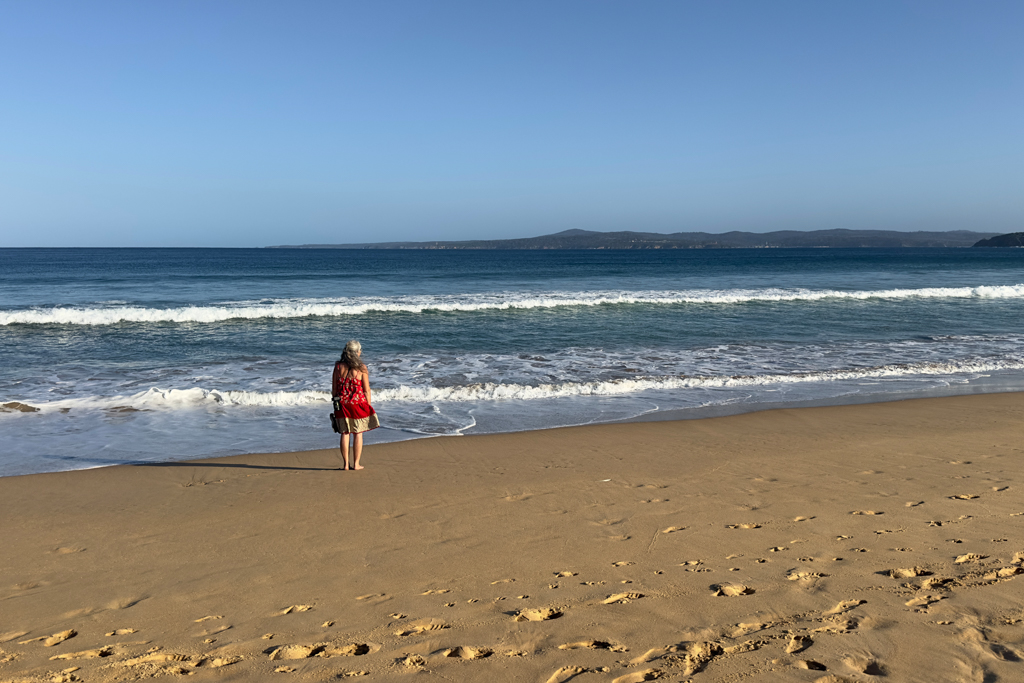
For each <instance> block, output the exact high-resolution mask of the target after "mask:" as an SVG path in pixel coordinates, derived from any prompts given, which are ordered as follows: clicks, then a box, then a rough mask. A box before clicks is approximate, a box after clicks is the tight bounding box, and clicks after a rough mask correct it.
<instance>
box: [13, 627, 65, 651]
mask: <svg viewBox="0 0 1024 683" xmlns="http://www.w3.org/2000/svg"><path fill="white" fill-rule="evenodd" d="M77 635H78V631H76V630H75V629H73V628H72V629H68V630H67V631H61V632H59V633H54V634H53V635H52V636H40V637H39V638H32V639H31V640H22V641H21V642H19V643H18V645H28V644H29V643H38V642H39V641H42V642H43V645H45V646H46V647H53V646H54V645H59V644H60V643H63V642H64V641H65V640H68V639H70V638H74V637H75V636H77Z"/></svg>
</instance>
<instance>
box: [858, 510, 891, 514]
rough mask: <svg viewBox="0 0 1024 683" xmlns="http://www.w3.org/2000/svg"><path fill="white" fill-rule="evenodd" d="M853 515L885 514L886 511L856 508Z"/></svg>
mask: <svg viewBox="0 0 1024 683" xmlns="http://www.w3.org/2000/svg"><path fill="white" fill-rule="evenodd" d="M850 514H851V515H884V514H885V513H884V512H876V511H875V510H854V511H853V512H851V513H850Z"/></svg>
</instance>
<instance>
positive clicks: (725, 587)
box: [711, 583, 755, 598]
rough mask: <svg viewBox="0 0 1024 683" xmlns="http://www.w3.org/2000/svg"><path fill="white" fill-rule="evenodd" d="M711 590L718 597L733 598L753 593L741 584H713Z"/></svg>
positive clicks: (751, 589) (749, 588)
mask: <svg viewBox="0 0 1024 683" xmlns="http://www.w3.org/2000/svg"><path fill="white" fill-rule="evenodd" d="M711 590H712V591H714V594H715V595H716V596H719V597H728V598H735V597H739V596H741V595H752V594H753V593H754V592H755V591H754V589H753V588H751V587H750V586H746V585H744V584H742V583H713V584H711Z"/></svg>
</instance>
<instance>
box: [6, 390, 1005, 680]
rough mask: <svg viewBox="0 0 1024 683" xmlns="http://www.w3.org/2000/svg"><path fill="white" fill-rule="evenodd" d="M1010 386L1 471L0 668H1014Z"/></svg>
mask: <svg viewBox="0 0 1024 683" xmlns="http://www.w3.org/2000/svg"><path fill="white" fill-rule="evenodd" d="M1022 405H1024V394H1020V393H1001V394H985V395H977V396H959V397H947V398H930V399H911V400H906V401H899V402H893V403H871V404H863V405H852V406H839V407H835V406H832V407H817V408H800V409H782V410H773V411H761V412H756V413H747V414H742V415H733V416H728V417H718V418H706V419H702V420H681V421H662V422H644V423H639V422H634V423H620V424H603V425H591V426H583V427H567V428H559V429H551V430H543V431H532V432H519V433H512V434H489V435H475V436H470V437H469V438H452V437H441V438H434V439H417V440H412V441H405V442H396V443H390V444H379V445H371V446H368V447H367V448H366V450H365V452H364V456H363V460H364V464H365V465H366V467H367V469H365V470H363V471H361V472H359V473H353V472H338V471H336V470H335V469H334V468H336V467H337V465H338V462H337V456H336V455H335V452H336V449H331V450H320V451H307V452H300V453H281V454H254V455H240V456H230V457H224V458H213V459H203V460H191V461H169V462H163V463H142V464H137V465H123V466H114V467H103V468H96V469H90V470H78V471H72V472H58V473H45V474H33V475H22V476H18V477H5V478H2V479H0V515H2V516H3V518H4V519H5V521H6V522H7V523H6V524H5V531H4V539H3V540H4V543H3V546H4V548H5V551H6V552H4V553H3V554H2V556H0V573H2V574H3V575H4V576H5V577H6V578H7V581H6V582H5V586H3V587H2V588H0V605H2V607H3V611H4V614H5V617H4V625H3V629H2V630H3V631H4V632H3V633H0V680H3V681H5V682H6V681H8V680H11V681H22V680H24V681H30V680H31V681H36V680H43V679H45V680H49V679H51V678H57V677H61V676H64V677H65V678H64V679H63V680H68V681H71V680H78V679H79V678H80V679H82V680H88V681H101V682H104V683H105V682H107V681H114V680H118V681H123V680H136V679H141V678H144V677H150V676H154V675H184V674H191V675H195V676H198V678H197V680H207V679H208V680H215V679H216V680H222V679H223V678H224V677H225V676H227V677H228V678H237V679H239V680H242V679H244V680H252V679H257V680H262V679H263V678H278V677H279V676H278V673H287V674H289V675H290V676H291V677H292V678H293V679H296V680H302V681H307V680H308V681H322V680H328V679H331V678H335V677H338V676H342V677H347V676H349V675H360V672H362V673H365V674H366V675H369V676H373V677H376V678H378V679H382V680H397V679H399V678H403V677H405V676H406V675H408V674H409V673H414V672H417V671H425V672H429V673H434V674H436V675H440V676H442V677H447V678H455V679H463V680H465V679H467V678H471V679H478V678H484V677H486V678H489V679H493V680H495V681H512V680H539V681H542V682H544V681H552V682H561V681H567V680H570V679H571V678H574V677H575V676H582V677H581V678H580V681H581V682H583V683H585V681H587V680H593V681H619V683H634V682H635V681H641V680H650V678H649V677H652V676H661V677H663V678H666V679H667V680H680V679H681V678H682V677H685V676H693V678H694V680H698V679H699V680H708V681H716V680H725V679H729V680H732V679H735V678H737V677H745V676H763V675H765V674H770V673H773V672H776V673H777V675H781V676H786V677H788V679H789V680H807V681H816V680H818V679H820V678H821V677H822V676H826V675H836V676H840V677H846V678H849V679H850V680H861V678H862V677H863V676H864V675H877V673H873V672H879V671H882V672H885V673H886V674H888V675H890V676H892V678H893V680H897V679H898V680H906V681H932V680H944V679H946V678H948V676H949V672H950V671H963V672H970V671H974V672H979V675H982V676H999V677H1003V676H1005V677H1007V678H1012V677H1013V676H1014V675H1015V674H1016V673H1017V667H1019V663H1018V662H1017V660H1016V657H1017V656H1018V655H1017V654H1015V653H1018V652H1019V653H1021V654H1024V631H1022V628H1024V627H1022V626H1021V624H1022V623H1024V599H1022V598H1021V597H1020V595H1019V590H1018V586H1017V585H1015V584H1014V583H1013V582H1014V581H1020V580H1024V577H1018V576H1017V575H1018V574H1019V573H1022V572H1024V524H1022V522H1021V521H1020V520H1021V519H1022V517H1021V516H1020V515H1021V514H1024V507H1022V505H1021V503H1020V499H1019V495H1018V493H1017V492H1018V490H1019V488H1020V487H1021V486H1024V472H1022V468H1021V464H1020V458H1021V455H1022V452H1024V451H1022V447H1021V446H1020V436H1021V434H1022V433H1024V416H1022V413H1021V410H1020V408H1021V406H1022ZM69 632H73V633H74V635H71V636H68V635H67V634H68V633H69ZM60 634H64V635H63V636H61V635H60ZM108 634H110V635H108ZM62 637H63V638H65V639H64V640H61V638H62ZM44 638H51V639H57V640H58V641H59V642H56V643H54V644H53V645H52V646H50V647H48V646H46V645H45V644H44V643H43V641H42V640H40V639H44ZM999 653H1003V655H1005V656H1002V657H1001V656H1000V654H999ZM1007 653H1009V654H1007ZM1011 655H1012V657H1011ZM820 667H824V669H822V668H820ZM823 671H824V672H825V673H822V672H823ZM583 674H586V675H585V676H583Z"/></svg>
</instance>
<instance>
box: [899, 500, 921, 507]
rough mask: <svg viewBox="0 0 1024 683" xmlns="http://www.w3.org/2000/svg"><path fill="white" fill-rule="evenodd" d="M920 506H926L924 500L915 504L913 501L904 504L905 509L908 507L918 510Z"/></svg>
mask: <svg viewBox="0 0 1024 683" xmlns="http://www.w3.org/2000/svg"><path fill="white" fill-rule="evenodd" d="M918 505H924V501H923V500H919V501H916V502H915V501H912V500H911V501H907V502H906V503H904V504H903V506H904V507H908V508H916V507H917V506H918Z"/></svg>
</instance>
